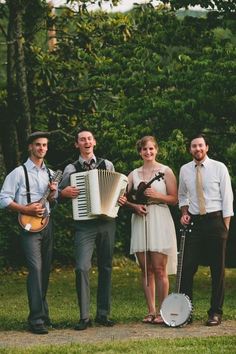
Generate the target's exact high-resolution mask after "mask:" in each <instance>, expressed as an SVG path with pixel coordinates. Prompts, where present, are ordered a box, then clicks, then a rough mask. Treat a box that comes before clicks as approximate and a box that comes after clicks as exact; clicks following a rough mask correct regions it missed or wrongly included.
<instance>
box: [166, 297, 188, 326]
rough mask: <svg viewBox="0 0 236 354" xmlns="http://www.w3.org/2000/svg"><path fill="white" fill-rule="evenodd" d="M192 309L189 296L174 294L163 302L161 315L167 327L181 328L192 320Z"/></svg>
mask: <svg viewBox="0 0 236 354" xmlns="http://www.w3.org/2000/svg"><path fill="white" fill-rule="evenodd" d="M192 309H193V308H192V303H191V301H190V299H189V297H188V296H187V295H185V294H179V293H173V294H170V295H168V296H167V297H166V298H165V299H164V301H163V302H162V305H161V309H160V313H161V317H162V318H163V321H164V322H165V324H166V325H167V326H169V327H181V326H184V325H186V324H187V323H188V321H189V320H190V318H191V314H192Z"/></svg>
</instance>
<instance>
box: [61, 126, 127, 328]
mask: <svg viewBox="0 0 236 354" xmlns="http://www.w3.org/2000/svg"><path fill="white" fill-rule="evenodd" d="M95 146H96V140H95V138H94V136H93V134H92V132H90V131H89V130H80V131H79V132H77V133H76V136H75V147H76V149H78V150H79V154H80V155H79V158H78V160H77V161H75V162H74V163H72V164H69V165H67V166H66V168H65V170H64V173H63V177H62V181H61V183H60V185H59V195H60V198H63V199H64V198H67V199H68V198H69V199H73V198H76V197H77V196H78V195H79V193H80V190H79V188H77V187H74V186H71V185H70V175H71V174H72V173H75V172H83V171H89V170H92V169H94V168H98V169H103V170H108V171H114V166H113V164H112V162H111V161H109V160H106V159H101V158H98V157H96V156H95V155H94V147H95ZM125 202H126V198H125V197H120V198H119V203H120V205H121V204H122V203H125ZM115 224H116V222H115V219H110V220H107V219H102V218H100V217H99V216H98V217H96V218H94V219H90V220H78V221H76V222H75V262H76V266H75V267H76V269H75V274H76V290H77V296H78V303H79V308H80V320H79V323H78V324H77V325H76V326H75V329H76V330H79V331H80V330H85V329H87V327H89V326H91V324H92V322H91V319H90V313H89V307H90V286H89V272H90V269H91V260H92V255H93V251H94V248H95V246H96V250H97V265H98V289H97V312H96V318H95V322H96V323H98V324H100V325H102V326H107V327H112V326H113V325H114V322H113V321H112V320H111V319H109V318H108V316H109V313H110V302H111V273H112V256H113V250H114V244H115V226H116V225H115Z"/></svg>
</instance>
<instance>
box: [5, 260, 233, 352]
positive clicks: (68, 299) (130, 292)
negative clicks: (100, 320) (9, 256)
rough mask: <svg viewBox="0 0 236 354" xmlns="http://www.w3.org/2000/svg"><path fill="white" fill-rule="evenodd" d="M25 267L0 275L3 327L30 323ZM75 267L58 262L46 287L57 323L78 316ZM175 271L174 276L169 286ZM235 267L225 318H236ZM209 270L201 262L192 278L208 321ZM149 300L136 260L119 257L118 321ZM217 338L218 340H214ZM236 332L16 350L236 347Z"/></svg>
mask: <svg viewBox="0 0 236 354" xmlns="http://www.w3.org/2000/svg"><path fill="white" fill-rule="evenodd" d="M26 277H27V273H26V272H25V271H19V272H6V273H3V272H2V273H1V274H0V278H1V282H0V330H1V331H2V330H18V331H23V330H25V329H26V326H27V321H26V319H27V315H28V304H27V297H26V287H25V283H26ZM74 278H75V277H74V270H73V269H72V268H67V269H63V268H55V269H54V271H53V272H52V274H51V278H50V286H49V291H48V303H49V308H50V315H51V318H52V320H53V323H54V324H55V327H56V328H59V329H60V328H73V326H74V325H75V323H76V322H77V321H78V318H79V312H78V306H77V299H76V292H75V280H74ZM174 282H175V277H174V276H171V277H170V284H171V289H170V290H171V291H172V289H174ZM96 286H97V270H96V268H93V269H92V272H91V317H92V318H94V317H95V312H96ZM235 295H236V269H226V296H225V303H224V320H227V319H233V320H235V319H236V306H235ZM209 297H210V273H209V270H208V268H205V267H200V268H199V271H198V273H197V275H196V276H195V281H194V304H193V305H194V319H195V320H201V321H204V320H205V319H206V316H207V315H206V311H207V310H208V307H209ZM146 312H147V310H146V304H145V300H144V296H143V292H142V288H141V285H140V271H139V269H138V267H137V266H136V264H135V263H134V262H131V261H128V260H121V261H120V260H115V262H114V269H113V289H112V313H111V317H112V318H113V319H114V320H115V321H117V322H119V323H134V322H137V321H140V319H142V317H143V316H144V315H145V314H146ZM213 343H214V345H213ZM235 345H236V337H233V336H232V337H225V336H224V337H214V338H192V339H191V338H190V339H170V340H167V339H155V340H154V339H149V340H148V341H147V340H146V341H145V340H142V341H127V342H117V341H114V342H110V343H97V344H96V345H85V344H73V345H69V346H54V347H52V346H51V347H36V348H31V349H29V350H26V349H24V350H22V351H21V350H17V353H21V352H22V353H23V352H24V353H82V352H83V353H92V352H93V353H120V352H125V353H183V352H190V351H191V352H192V353H196V352H198V353H235V352H236V351H235ZM13 352H15V351H14V349H1V348H0V353H13Z"/></svg>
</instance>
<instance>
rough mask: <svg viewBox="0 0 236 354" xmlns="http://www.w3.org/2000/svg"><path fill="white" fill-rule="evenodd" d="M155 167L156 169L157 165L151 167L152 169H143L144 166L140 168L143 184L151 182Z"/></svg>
mask: <svg viewBox="0 0 236 354" xmlns="http://www.w3.org/2000/svg"><path fill="white" fill-rule="evenodd" d="M156 167H157V164H155V165H153V166H152V169H150V168H147V169H144V166H143V167H142V178H143V181H144V182H148V181H150V180H151V178H152V177H153V174H154V171H155V169H156ZM150 170H151V171H150Z"/></svg>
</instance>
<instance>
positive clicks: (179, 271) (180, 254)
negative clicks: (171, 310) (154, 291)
mask: <svg viewBox="0 0 236 354" xmlns="http://www.w3.org/2000/svg"><path fill="white" fill-rule="evenodd" d="M180 231H181V237H180V246H179V252H178V264H177V273H176V283H175V292H176V293H180V283H181V276H182V268H183V259H184V245H185V238H186V234H187V232H191V229H189V226H188V225H183V228H182V229H181V230H180Z"/></svg>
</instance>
